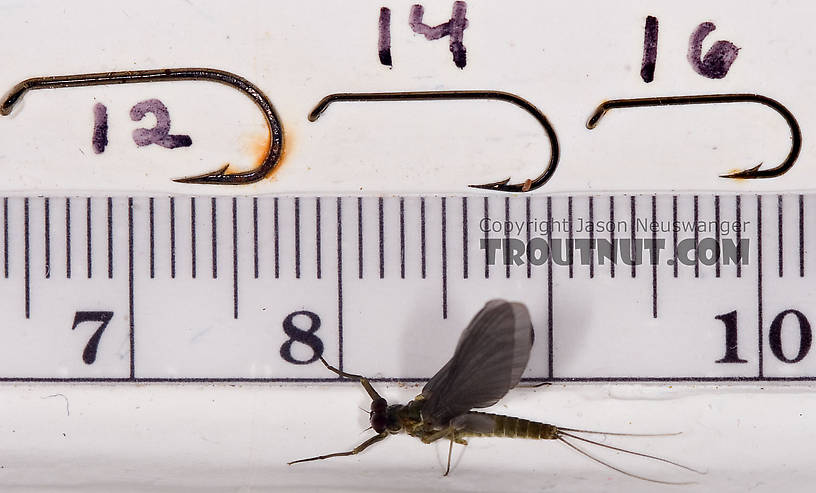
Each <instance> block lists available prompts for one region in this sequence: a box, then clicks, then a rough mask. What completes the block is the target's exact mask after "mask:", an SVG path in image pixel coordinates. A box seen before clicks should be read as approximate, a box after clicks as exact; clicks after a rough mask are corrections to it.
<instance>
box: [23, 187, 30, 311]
mask: <svg viewBox="0 0 816 493" xmlns="http://www.w3.org/2000/svg"><path fill="white" fill-rule="evenodd" d="M28 223H29V221H28V197H26V198H25V199H23V241H24V246H23V255H24V257H25V259H24V271H23V273H24V278H25V280H24V282H25V318H30V316H31V278H30V262H29V257H30V255H29V254H30V251H31V250H30V248H31V245H30V241H29V237H30V235H29V230H28Z"/></svg>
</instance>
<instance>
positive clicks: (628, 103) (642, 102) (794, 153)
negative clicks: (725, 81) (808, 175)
mask: <svg viewBox="0 0 816 493" xmlns="http://www.w3.org/2000/svg"><path fill="white" fill-rule="evenodd" d="M725 103H759V104H763V105H765V106H768V107H769V108H771V109H773V110H774V111H776V112H777V113H779V114H780V115H781V116H782V118H784V119H785V122H786V123H787V124H788V127H790V132H791V149H790V152H788V155H787V157H786V158H785V160H784V161H782V163H781V164H779V165H778V166H775V167H773V168H770V169H759V167H760V166H761V164H758V165H756V166H754V167H752V168H748V169H745V170H742V171H736V172H733V173H728V174H724V175H720V177H721V178H773V177H776V176H780V175H782V174H784V173H785V172H786V171H788V170H789V169H790V168H791V167H792V166H793V164H794V163H795V162H796V159H797V158H798V157H799V152H800V151H801V150H802V131H801V129H800V128H799V123H798V122H797V121H796V117H794V116H793V113H791V112H790V110H788V108H786V107H785V106H784V105H783V104H782V103H780V102H779V101H776V100H775V99H771V98H769V97H767V96H762V95H760V94H701V95H694V96H666V97H656V98H634V99H611V100H609V101H604V102H603V103H601V104H600V105H598V107H597V108H596V109H595V111H594V112H593V113H592V115H591V116H590V117H589V120H587V123H586V127H587V128H588V129H590V130H591V129H593V128H595V127H596V126H598V123H599V122H600V120H601V118H603V116H604V115H605V114H606V113H607V112H608V111H609V110H613V109H616V108H640V107H649V106H677V105H687V104H725Z"/></svg>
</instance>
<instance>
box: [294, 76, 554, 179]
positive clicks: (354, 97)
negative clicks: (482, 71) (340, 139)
mask: <svg viewBox="0 0 816 493" xmlns="http://www.w3.org/2000/svg"><path fill="white" fill-rule="evenodd" d="M436 100H497V101H504V102H507V103H511V104H514V105H516V106H518V107H519V108H521V109H523V110H524V111H526V112H527V113H529V114H530V115H532V116H533V118H535V119H536V121H538V123H539V124H540V125H541V126H542V127H543V128H544V131H545V132H546V134H547V138H548V139H549V140H550V161H549V163H548V164H547V167H546V169H544V171H543V172H542V173H541V174H540V175H539V176H537V177H536V178H532V179H527V180H525V181H523V182H521V183H509V182H510V178H506V179H504V180H500V181H496V182H492V183H484V184H481V185H468V186H469V187H471V188H480V189H483V190H493V191H497V192H529V191H531V190H535V189H537V188H539V187H540V186H542V185H544V184H545V183H546V182H547V181H548V180H549V179H550V178H551V177H552V175H553V173H555V168H556V167H557V166H558V158H559V148H558V137H557V136H556V135H555V129H553V126H552V125H551V124H550V122H549V121H548V120H547V117H546V116H544V114H543V113H542V112H541V111H540V110H539V109H538V108H536V107H535V106H534V105H533V104H532V103H530V102H529V101H527V100H526V99H523V98H521V97H520V96H517V95H515V94H512V93H509V92H501V91H410V92H357V93H337V94H329V95H328V96H326V97H325V98H323V99H321V100H320V102H319V103H317V106H315V108H314V109H313V110H312V111H311V112H310V113H309V117H308V118H309V121H310V122H314V121H317V119H318V118H320V115H322V114H323V112H324V111H326V109H327V108H328V107H329V105H330V104H332V103H334V102H338V101H436Z"/></svg>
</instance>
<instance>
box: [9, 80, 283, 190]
mask: <svg viewBox="0 0 816 493" xmlns="http://www.w3.org/2000/svg"><path fill="white" fill-rule="evenodd" d="M188 80H204V81H211V82H218V83H221V84H225V85H228V86H230V87H232V88H234V89H237V90H239V91H241V92H242V93H244V94H245V95H246V96H247V97H249V98H250V99H252V101H253V102H254V103H255V105H256V106H257V107H258V108H259V109H260V110H261V112H262V113H263V114H264V118H265V119H266V124H267V127H268V129H269V148H268V150H267V153H266V156H265V157H264V159H263V161H262V162H261V164H259V165H258V166H257V167H255V168H254V169H251V170H249V171H243V172H238V173H227V168H228V167H229V164H227V165H224V166H222V167H221V168H219V169H217V170H214V171H210V172H207V173H204V174H201V175H197V176H190V177H186V178H177V179H175V180H174V181H177V182H180V183H200V184H216V185H241V184H246V183H254V182H256V181H258V180H261V179H263V178H264V177H265V176H266V175H268V174H269V173H270V172H271V171H272V170H273V169H275V166H276V165H277V164H278V161H279V160H280V157H281V153H282V152H283V127H282V126H281V123H280V119H279V118H278V115H277V113H275V107H274V106H273V105H272V102H271V101H269V98H267V97H266V95H265V94H264V93H263V91H261V90H260V89H259V88H258V87H257V86H256V85H255V84H253V83H251V82H250V81H248V80H246V79H244V78H243V77H241V76H239V75H236V74H233V73H231V72H226V71H224V70H216V69H212V68H166V69H158V70H127V71H122V72H100V73H93V74H77V75H57V76H50V77H34V78H31V79H26V80H24V81H22V82H20V83H19V84H17V85H15V86H14V87H13V88H12V89H11V91H9V93H8V94H7V95H6V97H5V98H4V99H3V101H2V104H0V115H3V116H7V115H9V114H10V113H11V111H12V110H13V109H14V106H15V105H16V104H17V103H19V102H20V100H21V99H22V98H23V96H24V95H25V93H27V92H28V91H33V90H37V89H56V88H62V87H81V86H101V85H108V84H138V83H148V82H167V81H188Z"/></svg>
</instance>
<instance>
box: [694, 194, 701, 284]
mask: <svg viewBox="0 0 816 493" xmlns="http://www.w3.org/2000/svg"><path fill="white" fill-rule="evenodd" d="M699 221H700V205H699V197H698V196H697V195H695V196H694V223H693V224H694V277H700V231H699V228H698V227H697V224H699Z"/></svg>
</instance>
